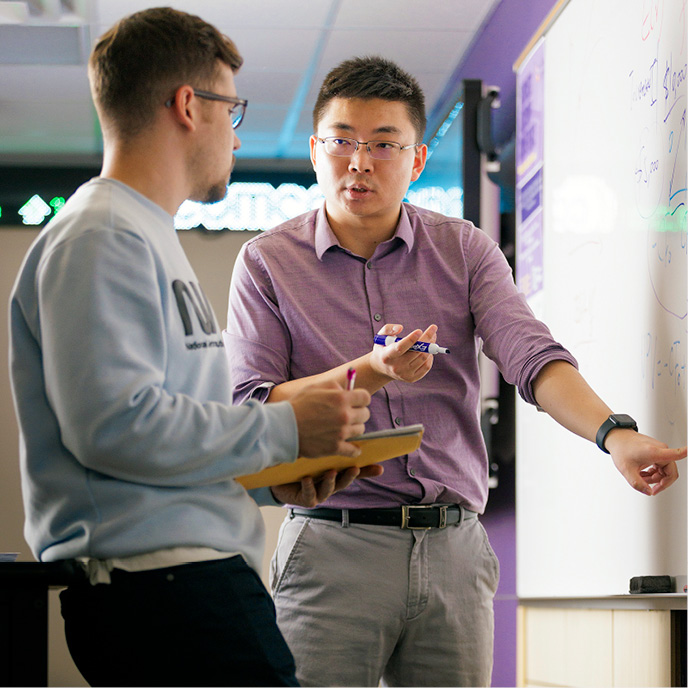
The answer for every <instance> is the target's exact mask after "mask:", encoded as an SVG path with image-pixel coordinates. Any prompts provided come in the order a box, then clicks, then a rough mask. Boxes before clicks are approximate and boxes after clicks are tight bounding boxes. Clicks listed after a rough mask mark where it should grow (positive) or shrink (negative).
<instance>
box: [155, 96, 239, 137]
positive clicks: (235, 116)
mask: <svg viewBox="0 0 688 688" xmlns="http://www.w3.org/2000/svg"><path fill="white" fill-rule="evenodd" d="M193 93H194V95H195V96H198V97H199V98H205V99H206V100H219V101H221V102H223V103H231V104H232V105H234V107H233V108H232V109H231V110H230V111H229V116H230V117H231V118H232V129H237V128H238V127H239V125H240V124H241V122H242V121H243V119H244V115H245V114H246V106H247V105H248V100H246V98H234V97H232V96H221V95H220V94H219V93H213V92H212V91H203V90H202V89H200V88H194V89H193ZM172 100H173V99H172V98H170V99H169V100H168V101H167V102H166V103H165V107H170V106H171V105H172Z"/></svg>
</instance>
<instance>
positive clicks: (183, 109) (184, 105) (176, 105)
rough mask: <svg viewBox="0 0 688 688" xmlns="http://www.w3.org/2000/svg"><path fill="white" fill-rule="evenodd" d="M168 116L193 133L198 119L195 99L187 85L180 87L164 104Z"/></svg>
mask: <svg viewBox="0 0 688 688" xmlns="http://www.w3.org/2000/svg"><path fill="white" fill-rule="evenodd" d="M165 105H166V106H167V109H168V110H169V112H170V115H171V116H172V117H173V118H174V119H175V120H176V121H177V122H178V123H179V124H180V125H181V126H182V127H183V128H185V129H189V130H190V131H193V130H194V129H195V128H196V119H197V117H198V114H197V110H196V97H195V96H194V92H193V88H191V86H189V85H184V86H180V87H179V88H178V89H177V90H176V91H175V92H174V95H173V96H172V98H170V100H168V101H167V103H165Z"/></svg>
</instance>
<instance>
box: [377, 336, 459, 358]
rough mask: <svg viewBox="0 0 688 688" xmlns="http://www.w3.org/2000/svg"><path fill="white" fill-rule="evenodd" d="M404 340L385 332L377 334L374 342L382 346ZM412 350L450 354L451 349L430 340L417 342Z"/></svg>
mask: <svg viewBox="0 0 688 688" xmlns="http://www.w3.org/2000/svg"><path fill="white" fill-rule="evenodd" d="M401 340H402V337H395V336H394V335H387V336H385V335H384V334H376V335H375V339H374V343H375V344H380V345H382V346H389V345H390V344H394V342H400V341H401ZM410 351H422V352H423V353H426V354H433V356H434V355H435V354H448V353H449V349H445V348H444V347H443V346H438V345H437V344H433V343H430V342H416V343H415V344H414V345H413V346H412V347H411V348H410Z"/></svg>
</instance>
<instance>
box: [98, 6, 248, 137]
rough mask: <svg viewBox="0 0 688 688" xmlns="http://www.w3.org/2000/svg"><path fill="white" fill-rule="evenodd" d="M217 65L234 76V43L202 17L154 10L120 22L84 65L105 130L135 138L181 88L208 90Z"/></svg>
mask: <svg viewBox="0 0 688 688" xmlns="http://www.w3.org/2000/svg"><path fill="white" fill-rule="evenodd" d="M218 60H219V61H221V62H223V63H225V64H226V65H228V66H229V67H230V68H231V69H232V71H233V72H236V71H238V69H239V68H240V67H241V65H242V63H243V58H242V57H241V55H240V54H239V51H238V50H237V47H236V45H235V44H234V43H233V42H232V40H231V39H229V38H228V37H227V36H224V35H223V34H221V33H220V32H219V31H218V30H217V29H216V28H215V27H214V26H212V25H211V24H208V23H207V22H205V21H203V20H202V19H201V18H200V17H197V16H195V15H192V14H187V13H186V12H180V11H178V10H173V9H171V8H169V7H157V8H152V9H147V10H143V11H141V12H136V13H135V14H132V15H130V16H128V17H125V18H124V19H121V20H120V21H119V22H117V23H116V24H115V25H114V26H113V27H112V28H111V29H110V30H109V31H107V32H106V33H104V34H103V35H102V36H101V37H100V38H99V39H98V41H97V42H96V45H95V47H94V48H93V51H92V52H91V56H90V58H89V62H88V72H89V80H90V83H91V93H92V96H93V100H94V102H95V105H96V109H97V110H98V113H99V116H100V119H101V124H102V125H103V129H104V130H107V129H110V128H112V129H113V130H114V133H115V134H116V135H117V136H119V137H120V138H122V139H129V138H132V137H134V136H136V135H137V134H139V133H140V132H141V131H142V130H144V129H145V128H146V127H147V126H148V125H149V124H150V123H151V122H152V121H153V118H154V116H155V112H156V108H158V107H160V106H161V105H162V104H163V103H164V102H165V101H167V100H168V99H169V98H170V97H172V95H173V94H174V91H175V90H176V89H177V88H179V86H182V85H184V84H189V85H191V86H193V87H195V88H206V89H207V88H208V87H209V86H210V85H211V84H212V83H213V80H214V79H215V77H216V74H217V68H218Z"/></svg>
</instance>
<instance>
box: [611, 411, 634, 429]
mask: <svg viewBox="0 0 688 688" xmlns="http://www.w3.org/2000/svg"><path fill="white" fill-rule="evenodd" d="M609 419H610V420H611V421H612V422H613V423H614V425H617V426H619V427H622V428H634V427H635V426H636V422H635V421H634V420H633V418H631V417H630V416H629V415H628V414H627V413H613V414H612V415H611V416H609Z"/></svg>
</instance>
